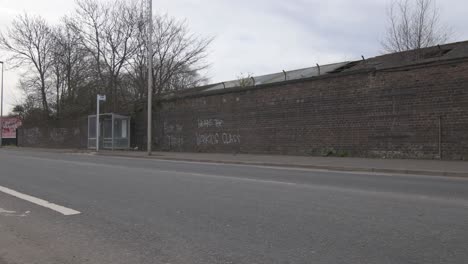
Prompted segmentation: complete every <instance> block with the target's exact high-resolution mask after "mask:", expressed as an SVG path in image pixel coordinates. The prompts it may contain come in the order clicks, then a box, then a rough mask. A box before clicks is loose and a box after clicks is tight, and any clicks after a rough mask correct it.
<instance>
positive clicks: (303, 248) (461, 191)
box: [0, 149, 468, 264]
mask: <svg viewBox="0 0 468 264" xmlns="http://www.w3.org/2000/svg"><path fill="white" fill-rule="evenodd" d="M0 188H3V189H4V190H5V189H9V190H14V191H16V192H19V193H21V194H26V195H29V196H33V197H35V198H38V199H42V200H47V201H49V202H51V203H54V204H56V205H59V206H62V207H66V208H68V209H73V210H76V211H79V212H80V214H75V215H68V216H66V215H63V214H61V213H60V212H59V211H54V210H53V209H50V208H46V207H44V206H41V205H37V204H34V203H32V202H31V201H28V200H24V199H22V198H18V197H15V196H13V195H11V194H7V193H5V192H2V191H0V264H23V263H25V264H26V263H28V264H29V263H60V264H64V263H100V264H102V263H125V264H129V263H163V264H165V263H171V264H173V263H203V264H208V263H226V264H227V263H269V264H270V263H281V264H286V263H319V264H321V263H333V264H337V263H347V264H349V263H424V264H428V263H445V264H447V263H460V264H462V263H468V180H467V179H458V178H443V177H424V176H408V175H404V176H398V175H374V174H362V173H361V174H359V173H342V172H326V171H313V170H304V169H297V170H295V169H286V168H268V167H256V166H242V165H220V164H203V163H188V162H171V161H156V160H145V159H127V158H116V157H102V156H89V155H79V154H59V153H46V152H31V151H14V150H6V149H4V150H0ZM29 196H28V197H29ZM23 198H24V197H23ZM46 206H47V205H46Z"/></svg>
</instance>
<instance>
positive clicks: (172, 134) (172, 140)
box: [163, 122, 184, 148]
mask: <svg viewBox="0 0 468 264" xmlns="http://www.w3.org/2000/svg"><path fill="white" fill-rule="evenodd" d="M163 130H164V137H165V142H166V144H167V145H168V146H169V147H170V148H172V147H178V148H179V147H181V146H182V145H184V137H183V136H182V132H183V130H184V127H183V126H181V125H179V124H170V123H168V122H164V127H163Z"/></svg>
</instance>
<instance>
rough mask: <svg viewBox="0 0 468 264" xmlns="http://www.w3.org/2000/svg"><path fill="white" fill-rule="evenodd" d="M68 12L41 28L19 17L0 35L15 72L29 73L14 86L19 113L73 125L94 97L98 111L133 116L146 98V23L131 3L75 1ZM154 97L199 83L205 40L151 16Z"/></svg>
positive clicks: (184, 26) (38, 22)
mask: <svg viewBox="0 0 468 264" xmlns="http://www.w3.org/2000/svg"><path fill="white" fill-rule="evenodd" d="M76 4H77V6H76V9H75V12H74V13H73V14H72V15H70V16H68V17H65V18H63V19H62V20H61V21H60V23H59V24H57V25H54V26H53V27H52V26H49V25H48V24H47V23H46V22H45V21H44V20H43V19H42V18H40V17H29V16H28V15H27V14H25V15H22V16H19V17H18V18H17V19H15V20H14V22H13V24H12V26H11V28H10V29H8V30H7V31H6V32H5V34H0V48H2V49H4V50H6V51H8V52H9V53H10V54H11V59H13V60H14V61H15V62H16V64H17V65H18V66H29V67H30V68H31V69H33V71H31V70H29V71H27V72H26V73H25V74H24V75H23V76H22V78H21V80H20V84H19V86H20V89H22V90H23V91H24V92H25V96H24V98H25V102H24V104H20V105H21V106H22V107H23V108H24V109H25V111H24V112H25V113H33V112H34V114H35V115H37V113H39V112H40V111H41V109H39V108H38V106H40V107H41V108H42V109H43V110H44V112H45V113H47V117H50V116H51V115H52V114H55V115H56V117H57V118H69V117H72V118H76V117H78V116H81V115H83V114H87V113H89V112H90V111H91V110H92V109H93V108H94V107H95V105H94V103H93V102H95V101H94V100H93V99H94V98H95V96H96V93H105V94H106V95H108V98H109V100H108V103H107V104H106V105H105V108H107V109H104V110H107V111H114V112H115V111H126V112H131V111H132V110H135V107H134V106H136V105H137V104H140V105H141V102H142V101H143V100H144V99H145V98H146V95H147V85H146V84H147V77H148V76H147V61H146V60H147V56H146V50H147V45H148V43H147V40H146V33H147V32H146V28H147V20H146V17H145V16H144V14H145V12H144V11H145V10H144V8H143V7H140V6H138V4H137V0H116V1H112V2H109V1H99V0H76ZM153 21H154V38H153V39H152V41H151V45H153V50H154V53H153V62H154V71H153V79H154V84H153V85H154V89H153V91H154V94H155V95H156V96H155V99H157V98H158V96H161V94H162V93H165V92H169V91H174V90H180V89H185V88H190V87H194V86H197V85H200V84H203V83H205V82H206V78H205V77H204V76H203V75H202V72H203V70H204V69H206V68H207V67H208V64H207V63H206V57H207V50H208V47H209V45H210V43H211V41H212V40H211V39H209V38H203V37H200V36H197V35H195V34H192V33H191V32H190V31H189V30H188V26H187V24H186V23H185V22H180V21H177V20H175V19H173V18H171V17H169V16H155V18H154V20H153Z"/></svg>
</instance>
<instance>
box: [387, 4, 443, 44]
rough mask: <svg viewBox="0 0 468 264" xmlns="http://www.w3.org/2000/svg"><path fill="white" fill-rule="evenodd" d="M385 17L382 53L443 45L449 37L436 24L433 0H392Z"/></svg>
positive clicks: (437, 12) (441, 26) (440, 25)
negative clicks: (386, 21)
mask: <svg viewBox="0 0 468 264" xmlns="http://www.w3.org/2000/svg"><path fill="white" fill-rule="evenodd" d="M388 18H389V26H388V29H387V35H386V37H385V39H384V40H383V41H382V46H383V48H384V50H385V51H386V52H391V53H393V52H401V51H407V50H418V49H421V48H426V47H430V46H435V45H438V44H444V43H446V42H447V41H448V40H449V39H450V36H451V34H452V31H451V29H449V28H447V27H444V26H443V25H442V24H441V23H440V11H439V9H438V7H437V4H436V0H411V1H410V0H395V1H393V2H392V4H391V5H390V7H389V9H388Z"/></svg>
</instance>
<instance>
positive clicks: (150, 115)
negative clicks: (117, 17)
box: [146, 0, 153, 156]
mask: <svg viewBox="0 0 468 264" xmlns="http://www.w3.org/2000/svg"><path fill="white" fill-rule="evenodd" d="M147 23H148V32H147V44H146V45H147V48H148V50H147V51H148V127H147V129H148V131H147V133H146V134H147V136H146V137H147V151H148V156H151V150H152V149H151V148H152V141H151V140H152V134H153V132H152V128H153V127H152V126H153V124H152V121H153V120H152V119H153V109H152V108H153V0H148V22H147Z"/></svg>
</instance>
